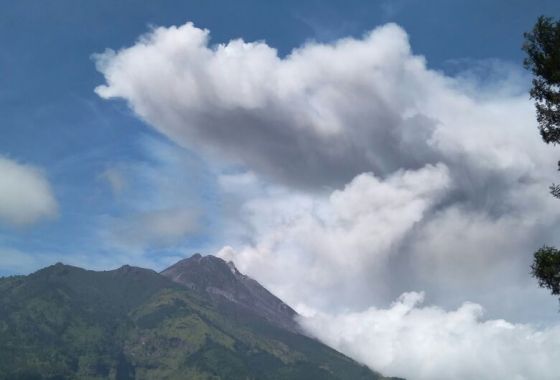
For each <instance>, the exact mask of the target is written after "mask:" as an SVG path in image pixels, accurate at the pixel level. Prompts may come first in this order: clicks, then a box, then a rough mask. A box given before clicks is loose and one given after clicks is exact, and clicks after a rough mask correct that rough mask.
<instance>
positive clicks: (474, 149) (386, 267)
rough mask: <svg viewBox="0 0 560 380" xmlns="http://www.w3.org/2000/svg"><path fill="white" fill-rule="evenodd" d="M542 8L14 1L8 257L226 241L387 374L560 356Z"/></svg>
mask: <svg viewBox="0 0 560 380" xmlns="http://www.w3.org/2000/svg"><path fill="white" fill-rule="evenodd" d="M542 14H544V15H550V16H553V17H558V16H560V3H559V2H558V1H557V0H550V1H548V0H539V1H529V0H508V1H505V0H504V1H501V0H500V1H498V0H496V1H483V0H471V1H459V0H445V1H444V0H441V1H440V0H426V1H420V0H402V1H401V0H392V1H390V0H385V1H375V0H368V1H366V0H364V1H334V0H333V1H318V0H317V1H276V2H271V1H257V0H254V1H235V2H232V1H202V0H201V1H181V2H180V1H158V2H146V1H129V0H127V1H118V2H115V1H95V2H93V1H91V2H85V1H82V2H77V1H70V0H59V1H25V0H23V1H17V2H8V1H3V2H1V8H0V46H2V48H1V49H0V120H1V122H0V131H1V135H0V136H1V137H0V275H12V274H25V273H29V272H32V271H34V270H36V269H38V268H40V267H42V266H46V265H49V264H52V263H54V262H56V261H62V262H65V263H70V264H74V265H80V266H84V267H87V268H91V269H112V268H115V267H118V266H120V265H123V264H125V263H127V264H132V265H139V266H146V267H151V268H154V269H156V270H157V269H163V268H164V267H165V266H166V265H168V264H170V263H172V262H174V261H176V260H178V259H179V258H182V257H185V256H189V255H191V254H193V253H195V252H197V251H198V252H202V253H208V254H216V255H218V256H220V257H222V258H224V259H227V260H232V261H234V262H235V264H236V265H237V266H238V268H239V269H240V270H241V271H242V272H244V273H247V274H249V275H250V276H252V277H254V278H256V279H257V280H259V281H260V282H262V283H263V284H264V285H265V286H266V287H267V288H269V289H271V290H272V291H273V292H274V293H275V294H277V295H279V296H280V297H281V298H282V299H284V300H286V301H287V302H288V303H289V304H290V305H292V306H293V307H294V308H296V309H297V310H298V311H299V312H300V313H301V314H302V315H304V316H305V317H306V318H307V319H306V320H305V321H304V322H303V323H304V325H305V327H306V328H307V329H308V332H310V333H311V334H314V335H316V336H317V337H318V338H319V339H321V340H323V341H325V342H327V343H328V344H330V345H332V346H333V347H335V348H337V349H339V350H341V351H343V352H344V353H346V354H348V355H350V356H352V357H353V358H355V359H357V360H360V361H362V362H364V363H366V364H368V365H371V366H372V367H373V368H376V369H380V370H382V371H383V372H384V373H387V374H389V375H397V376H403V377H407V378H409V377H412V376H416V378H418V379H419V380H423V379H431V380H434V379H435V380H437V379H439V378H455V379H464V380H467V379H471V378H473V377H472V376H473V373H474V374H476V378H478V379H497V378H514V376H519V378H527V379H529V378H539V379H555V378H557V374H558V371H560V367H558V360H557V357H558V356H557V353H558V352H560V347H559V346H558V342H560V326H559V325H558V323H557V320H558V314H557V300H556V299H555V298H554V297H551V296H550V295H549V294H547V292H546V291H545V290H543V289H539V288H538V286H537V284H536V282H535V280H534V279H533V278H531V276H530V275H529V266H530V263H531V260H532V252H534V251H535V250H536V249H537V248H539V247H540V246H542V245H543V244H550V245H556V246H558V245H560V238H559V237H558V233H557V232H558V228H560V209H559V207H560V204H559V203H558V201H557V200H555V199H554V198H552V197H551V196H550V195H549V194H548V191H547V190H548V186H549V184H550V183H553V182H556V183H558V178H557V176H558V173H557V171H556V168H557V161H558V151H557V149H555V148H554V147H550V146H546V145H545V144H544V143H543V142H542V141H541V140H540V137H539V136H538V132H537V128H536V127H537V126H536V121H535V113H534V109H533V105H532V103H531V101H530V99H529V97H528V88H529V86H530V79H531V78H530V76H529V75H528V73H527V72H525V70H524V69H523V68H522V60H523V52H522V50H521V45H522V41H523V32H525V31H528V30H530V29H531V27H532V25H533V24H534V22H535V20H536V18H537V17H538V16H539V15H542ZM189 22H192V23H193V24H189ZM379 326H381V330H379V329H380V328H379ZM379 341H382V342H383V344H382V345H381V346H380V345H378V344H377V342H379ZM402 342H411V343H410V344H407V345H406V347H403V345H402ZM415 342H421V344H415ZM422 342H423V343H422ZM426 342H428V343H429V344H430V345H432V346H430V347H427V346H426V344H428V343H426ZM379 347H382V348H383V349H382V350H380V349H379ZM387 347H389V348H387ZM385 348H387V349H385ZM432 352H438V353H442V352H443V353H445V355H435V356H437V357H435V356H434V355H432ZM535 363H538V365H536V364H535ZM543 363H544V364H543ZM442 376H443V377H442Z"/></svg>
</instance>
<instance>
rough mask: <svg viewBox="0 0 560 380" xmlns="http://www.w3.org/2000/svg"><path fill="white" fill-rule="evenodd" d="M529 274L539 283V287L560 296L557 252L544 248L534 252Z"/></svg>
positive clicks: (558, 255)
mask: <svg viewBox="0 0 560 380" xmlns="http://www.w3.org/2000/svg"><path fill="white" fill-rule="evenodd" d="M531 273H532V275H533V276H534V277H535V278H536V279H537V280H538V281H539V286H541V287H543V288H548V289H550V292H551V293H552V294H554V295H560V251H559V250H557V249H556V248H553V247H547V246H544V247H542V248H541V249H539V250H538V251H537V252H535V261H534V262H533V265H531Z"/></svg>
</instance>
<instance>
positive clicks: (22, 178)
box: [0, 156, 57, 226]
mask: <svg viewBox="0 0 560 380" xmlns="http://www.w3.org/2000/svg"><path fill="white" fill-rule="evenodd" d="M0 173H1V174H0V222H1V223H4V224H8V225H13V226H24V225H28V224H32V223H35V222H37V221H38V220H40V219H42V218H48V217H53V216H55V215H56V212H57V202H56V199H55V197H54V195H53V192H52V189H51V186H50V184H49V181H48V180H47V178H46V176H45V175H44V174H43V172H42V171H41V170H39V169H38V168H36V167H34V166H31V165H26V164H21V163H18V162H16V161H14V160H11V159H8V158H6V157H2V156H0Z"/></svg>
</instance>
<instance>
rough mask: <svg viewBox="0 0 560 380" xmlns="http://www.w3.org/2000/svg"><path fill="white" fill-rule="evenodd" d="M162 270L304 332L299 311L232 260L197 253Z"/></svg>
mask: <svg viewBox="0 0 560 380" xmlns="http://www.w3.org/2000/svg"><path fill="white" fill-rule="evenodd" d="M161 274H162V275H164V276H166V277H168V278H169V279H171V280H172V281H174V282H176V283H178V284H181V285H183V286H186V287H188V288H190V289H192V290H195V291H199V292H205V293H207V294H209V295H210V297H211V298H212V299H213V300H215V301H216V302H219V303H221V304H224V303H225V304H227V303H234V304H236V305H238V306H241V307H242V308H244V309H245V310H246V311H249V312H250V313H251V314H253V315H255V316H258V317H260V318H264V319H266V320H267V321H269V322H271V323H273V324H275V325H276V326H278V327H281V328H283V329H286V330H289V331H292V332H300V329H299V327H298V325H297V323H296V322H295V320H294V317H295V316H296V315H297V313H296V312H295V311H294V310H293V309H292V308H291V307H290V306H288V305H286V304H285V303H284V302H282V300H280V299H279V298H277V297H276V296H274V295H273V294H272V293H270V292H269V291H268V290H266V289H265V288H264V287H263V286H262V285H261V284H259V283H258V282H257V281H256V280H254V279H252V278H251V277H249V276H246V275H244V274H243V273H241V272H240V271H239V270H238V269H237V268H236V267H235V264H234V263H233V262H231V261H228V262H226V261H225V260H223V259H221V258H219V257H216V256H213V255H207V256H202V255H201V254H199V253H196V254H194V255H192V256H191V257H188V258H186V259H183V260H180V261H179V262H177V263H176V264H174V265H172V266H170V267H169V268H167V269H165V270H164V271H162V272H161Z"/></svg>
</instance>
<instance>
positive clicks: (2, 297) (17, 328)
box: [0, 264, 382, 380]
mask: <svg viewBox="0 0 560 380" xmlns="http://www.w3.org/2000/svg"><path fill="white" fill-rule="evenodd" d="M380 378H382V377H381V376H380V375H378V374H376V373H374V372H372V371H370V370H369V369H368V368H366V367H364V366H361V365H359V364H357V363H356V362H354V361H352V360H350V359H348V358H347V357H345V356H343V355H342V354H340V353H338V352H336V351H334V350H332V349H330V348H328V347H326V346H325V345H323V344H321V343H319V342H317V341H315V340H313V339H310V338H308V337H305V336H303V335H300V334H295V333H291V332H289V331H286V330H282V329H280V328H278V327H275V326H273V325H271V324H269V323H268V322H267V321H266V320H264V319H260V318H258V317H256V316H253V315H250V314H248V313H247V311H246V310H245V309H241V308H239V309H238V308H237V307H236V305H235V304H234V303H231V304H219V303H214V302H212V300H210V299H209V298H206V297H204V295H203V294H202V293H196V292H194V291H192V290H189V289H188V288H186V287H182V286H180V285H178V284H176V283H173V282H171V281H170V280H168V279H167V278H165V277H164V276H161V275H159V274H158V273H156V272H153V271H150V270H146V269H141V268H133V267H123V268H120V269H118V270H114V271H107V272H93V271H87V270H84V269H80V268H76V267H71V266H66V265H62V264H56V265H54V266H51V267H48V268H45V269H42V270H40V271H38V272H36V273H33V274H31V275H29V276H17V277H8V278H1V279H0V379H2V380H4V379H6V380H8V379H10V380H13V379H21V380H24V379H26V380H31V379H51V380H55V379H56V380H58V379H122V380H125V379H201V380H202V379H205V380H206V379H208V380H210V379H212V380H215V379H227V380H235V379H243V380H245V379H271V380H272V379H305V380H311V379H321V380H328V379H352V380H359V379H380Z"/></svg>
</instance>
